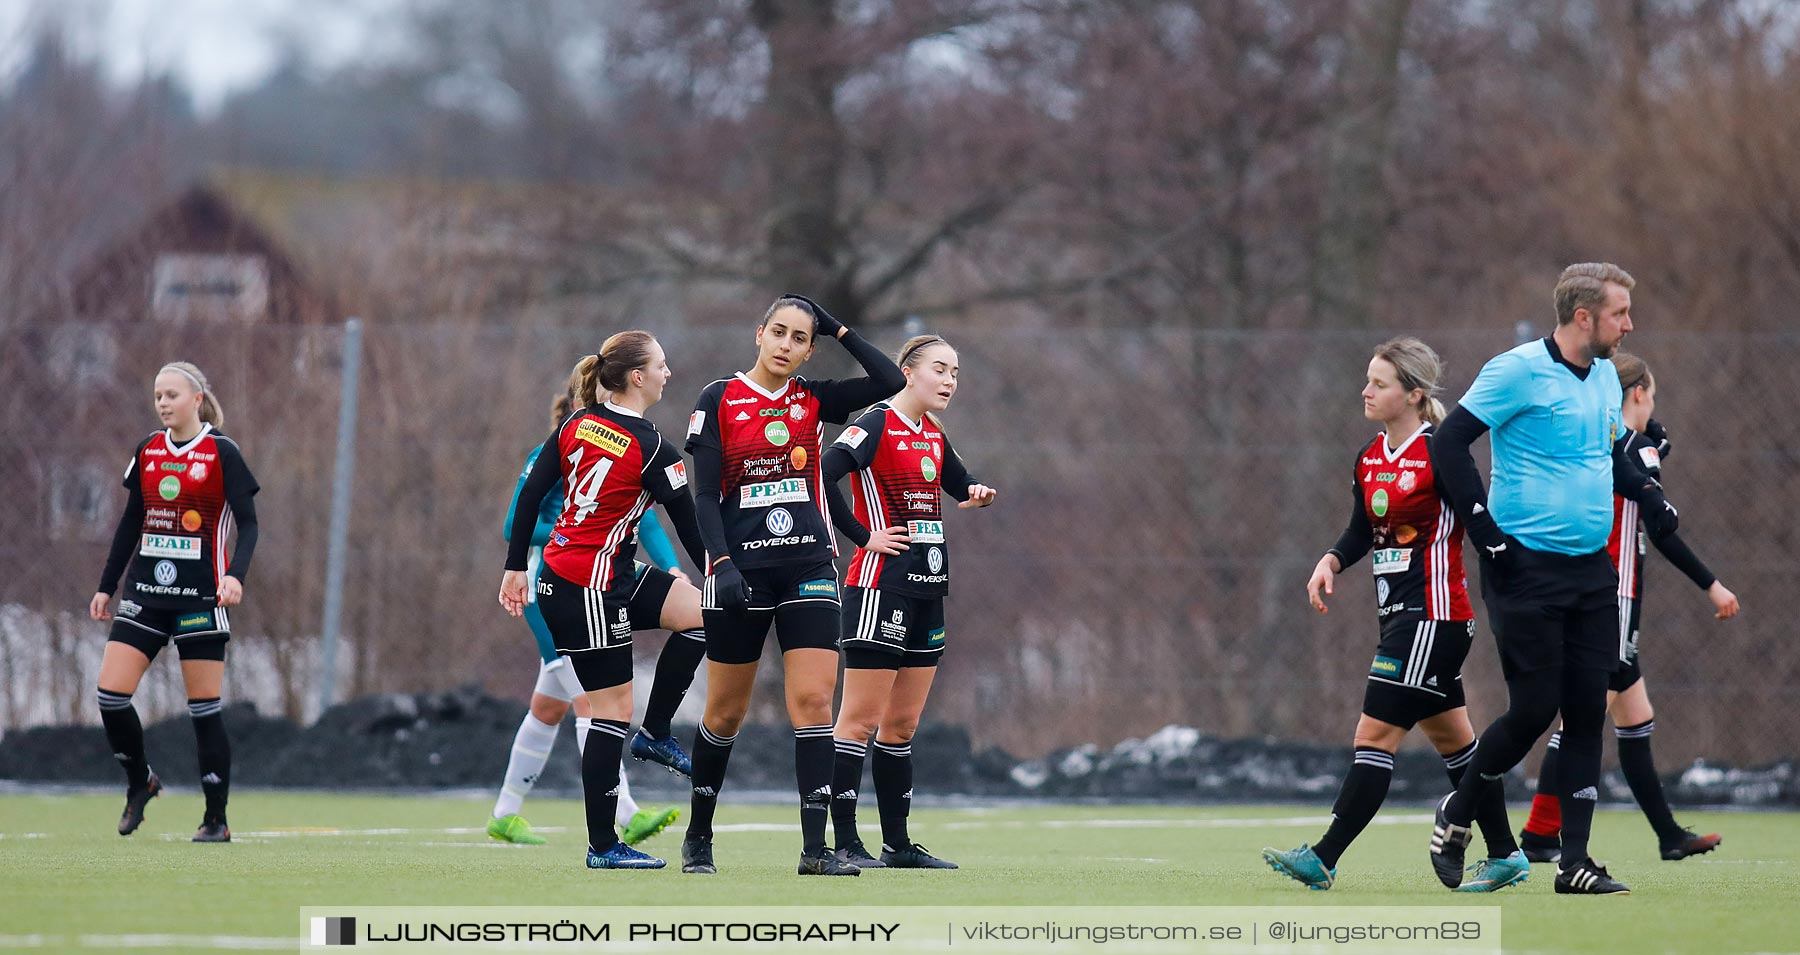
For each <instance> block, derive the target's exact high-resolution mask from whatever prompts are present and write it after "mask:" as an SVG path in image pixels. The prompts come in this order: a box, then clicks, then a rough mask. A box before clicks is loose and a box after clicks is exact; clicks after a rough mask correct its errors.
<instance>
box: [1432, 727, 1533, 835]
mask: <svg viewBox="0 0 1800 955" xmlns="http://www.w3.org/2000/svg"><path fill="white" fill-rule="evenodd" d="M1480 746H1481V743H1480V741H1475V742H1471V743H1470V744H1469V745H1467V746H1464V747H1463V748H1462V749H1459V750H1457V751H1456V752H1454V753H1446V754H1444V773H1445V774H1446V775H1448V776H1449V777H1450V785H1452V786H1456V785H1459V784H1461V783H1462V778H1463V774H1464V773H1467V772H1468V771H1469V764H1470V763H1472V762H1474V761H1475V752H1476V750H1477V749H1478V748H1479V747H1480ZM1475 822H1476V824H1478V825H1479V826H1480V827H1481V838H1482V840H1483V841H1485V842H1486V843H1487V847H1488V858H1490V859H1504V858H1506V857H1507V856H1509V855H1512V854H1513V853H1514V852H1517V851H1518V849H1519V844H1518V842H1517V841H1515V840H1514V839H1513V834H1512V823H1511V822H1509V821H1508V820H1507V818H1506V788H1505V787H1504V786H1489V787H1488V788H1487V791H1486V792H1485V793H1483V794H1482V797H1481V803H1480V804H1479V805H1478V806H1476V808H1475Z"/></svg>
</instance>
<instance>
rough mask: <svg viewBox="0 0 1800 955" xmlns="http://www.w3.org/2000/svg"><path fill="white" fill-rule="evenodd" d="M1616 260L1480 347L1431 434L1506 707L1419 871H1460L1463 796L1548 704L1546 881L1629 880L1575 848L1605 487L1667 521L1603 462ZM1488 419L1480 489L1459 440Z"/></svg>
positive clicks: (1565, 277) (1618, 319)
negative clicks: (1485, 356)
mask: <svg viewBox="0 0 1800 955" xmlns="http://www.w3.org/2000/svg"><path fill="white" fill-rule="evenodd" d="M1635 284H1636V283H1635V282H1634V281H1633V279H1632V278H1631V276H1630V275H1629V274H1627V273H1626V272H1625V270H1624V269H1621V268H1619V267H1618V266H1616V265H1610V264H1606V263H1592V262H1590V263H1584V264H1579V265H1571V266H1569V267H1568V268H1566V269H1564V270H1563V273H1562V276H1561V277H1560V278H1559V279H1558V280H1557V282H1556V291H1555V293H1554V295H1553V299H1554V302H1555V306H1556V323H1557V324H1556V330H1555V331H1554V332H1553V333H1552V334H1551V335H1550V336H1549V337H1548V338H1543V339H1539V340H1537V341H1533V342H1528V343H1526V344H1523V345H1520V346H1519V347H1517V348H1514V349H1513V350H1511V351H1509V352H1506V353H1504V354H1501V355H1497V356H1495V357H1494V358H1493V359H1492V360H1491V361H1489V362H1488V363H1487V365H1486V366H1484V367H1483V368H1482V369H1481V374H1480V375H1478V376H1477V377H1476V379H1475V383H1474V384H1473V385H1472V386H1470V388H1469V391H1468V394H1466V395H1464V396H1463V399H1462V402H1461V403H1460V404H1459V405H1458V407H1457V409H1456V410H1455V411H1454V412H1452V413H1451V414H1450V416H1449V418H1447V419H1446V420H1445V421H1444V423H1443V425H1442V426H1441V427H1440V428H1438V430H1437V435H1436V437H1434V438H1433V439H1432V443H1431V457H1432V463H1433V466H1434V467H1435V468H1436V470H1437V474H1438V479H1439V481H1440V482H1441V483H1442V485H1443V487H1444V488H1445V490H1446V492H1447V494H1448V496H1449V497H1450V500H1451V503H1452V504H1453V505H1454V507H1455V508H1456V513H1457V516H1458V517H1460V518H1461V519H1462V521H1463V524H1464V526H1465V527H1466V528H1467V531H1468V537H1469V539H1470V540H1471V541H1473V542H1474V543H1475V545H1476V547H1477V550H1478V553H1479V554H1480V557H1481V593H1482V598H1483V600H1484V601H1485V602H1486V604H1487V610H1488V619H1489V622H1490V626H1491V627H1492V629H1493V631H1494V639H1495V642H1496V643H1498V644H1499V648H1500V669H1501V672H1502V673H1503V674H1504V675H1505V677H1506V688H1507V696H1508V701H1507V710H1506V712H1505V713H1503V714H1502V715H1501V716H1500V718H1499V719H1497V720H1495V721H1494V723H1493V725H1491V726H1489V727H1488V728H1487V731H1486V732H1484V733H1482V734H1481V740H1480V743H1479V745H1478V747H1477V748H1476V750H1475V757H1474V760H1473V762H1472V764H1471V769H1472V770H1473V772H1469V773H1466V774H1465V775H1464V776H1463V779H1462V783H1461V785H1459V786H1458V787H1457V790H1456V792H1454V793H1452V794H1450V795H1449V796H1447V797H1445V799H1444V801H1443V802H1442V803H1440V804H1439V806H1438V811H1437V824H1436V826H1435V828H1434V830H1433V832H1432V837H1431V862H1432V868H1433V869H1434V870H1435V871H1436V872H1437V876H1438V878H1439V879H1440V880H1441V881H1442V882H1443V883H1444V884H1445V885H1446V886H1448V887H1451V888H1455V887H1456V886H1457V885H1459V884H1460V883H1461V880H1462V868H1463V850H1464V848H1466V847H1467V846H1468V844H1469V839H1470V831H1469V825H1470V823H1471V822H1472V821H1473V820H1474V818H1475V807H1476V805H1477V803H1478V802H1479V801H1480V798H1481V796H1482V794H1483V793H1484V792H1485V791H1486V790H1487V787H1489V786H1495V785H1500V780H1501V777H1503V776H1504V775H1505V774H1506V771H1507V770H1509V769H1511V768H1512V767H1513V766H1515V765H1517V764H1518V763H1519V761H1520V760H1522V759H1524V758H1525V755H1526V754H1527V753H1528V752H1530V750H1531V747H1532V744H1534V743H1535V742H1536V741H1537V739H1538V737H1539V736H1541V735H1543V733H1544V731H1545V730H1547V729H1549V728H1550V725H1551V723H1552V722H1554V721H1555V719H1556V714H1557V711H1558V710H1559V709H1560V710H1561V711H1562V718H1563V731H1562V756H1561V760H1562V763H1561V778H1560V783H1561V792H1560V793H1559V795H1560V796H1561V797H1562V806H1563V855H1562V868H1561V869H1560V871H1558V873H1557V875H1556V891H1557V892H1559V893H1564V894H1571V893H1572V894H1581V895H1619V894H1625V893H1628V892H1629V891H1630V889H1628V888H1627V887H1626V886H1625V885H1624V883H1621V882H1619V881H1617V880H1616V879H1613V878H1612V877H1611V876H1610V875H1608V874H1607V872H1606V870H1605V869H1604V868H1602V867H1600V866H1599V865H1598V864H1596V863H1595V862H1594V861H1593V859H1591V858H1589V856H1588V847H1587V845H1588V833H1589V831H1590V830H1591V828H1592V826H1593V820H1594V804H1595V802H1597V801H1598V798H1599V792H1598V788H1597V787H1598V786H1599V783H1600V735H1601V729H1602V728H1603V727H1604V725H1605V720H1606V687H1607V678H1608V676H1609V674H1611V673H1612V671H1613V670H1614V669H1615V668H1616V667H1617V666H1618V662H1619V655H1620V654H1619V607H1618V601H1617V592H1618V585H1619V581H1618V573H1617V571H1615V570H1614V569H1613V565H1612V561H1611V559H1610V558H1608V557H1607V553H1606V540H1607V536H1608V534H1609V533H1610V532H1611V530H1612V522H1613V508H1612V495H1613V492H1614V491H1615V490H1617V491H1618V492H1619V493H1621V494H1624V495H1625V496H1626V497H1629V498H1631V499H1633V500H1636V501H1637V502H1638V503H1639V504H1640V505H1642V508H1643V513H1644V515H1645V521H1646V522H1647V523H1649V524H1652V525H1654V527H1655V528H1656V529H1655V530H1652V533H1656V532H1657V530H1661V529H1666V528H1672V527H1673V525H1674V522H1675V512H1674V509H1673V508H1671V507H1669V506H1668V502H1667V501H1665V500H1663V498H1662V494H1661V492H1660V490H1659V489H1658V488H1657V487H1656V486H1655V484H1654V482H1648V481H1647V480H1646V479H1645V477H1644V475H1643V472H1641V471H1639V470H1638V469H1636V468H1634V467H1631V465H1630V464H1629V462H1619V466H1618V467H1617V468H1616V469H1615V467H1614V465H1615V460H1616V459H1615V456H1614V449H1613V440H1614V438H1616V437H1617V436H1618V432H1619V430H1620V428H1621V427H1622V425H1621V423H1620V420H1621V419H1620V402H1621V399H1622V397H1623V395H1622V392H1621V391H1620V388H1619V375H1618V372H1617V371H1616V370H1615V369H1614V368H1613V364H1612V361H1611V358H1612V355H1613V354H1614V353H1615V352H1616V351H1618V348H1619V343H1620V342H1621V341H1623V340H1624V338H1625V334H1626V333H1627V332H1629V331H1631V289H1632V286H1633V285H1635ZM1490 430H1491V431H1492V435H1493V436H1492V444H1493V458H1494V467H1493V491H1492V494H1491V495H1490V494H1488V493H1485V492H1484V491H1483V488H1482V485H1481V475H1480V473H1479V472H1477V471H1476V470H1475V459H1474V458H1473V456H1472V455H1471V454H1470V451H1469V447H1470V445H1471V444H1472V443H1473V442H1474V441H1475V439H1477V438H1479V437H1480V436H1481V435H1482V433H1483V432H1487V431H1490Z"/></svg>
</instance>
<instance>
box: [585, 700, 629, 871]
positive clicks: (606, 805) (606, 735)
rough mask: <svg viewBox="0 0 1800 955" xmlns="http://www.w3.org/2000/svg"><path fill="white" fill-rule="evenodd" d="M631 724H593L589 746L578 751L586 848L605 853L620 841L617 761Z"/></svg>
mask: <svg viewBox="0 0 1800 955" xmlns="http://www.w3.org/2000/svg"><path fill="white" fill-rule="evenodd" d="M630 729H631V724H629V723H625V722H622V721H620V720H602V719H596V720H593V721H592V722H591V723H590V724H589V726H588V742H587V746H586V748H584V749H583V750H582V751H581V793H582V797H583V802H585V803H586V806H587V828H588V848H589V849H591V850H593V851H594V852H605V851H606V850H608V849H610V848H612V847H613V844H614V843H617V842H618V841H619V835H618V833H617V832H616V831H615V830H614V829H613V815H614V814H615V813H616V811H617V810H618V808H619V758H620V757H621V756H623V755H624V754H625V734H626V733H627V732H629V731H630Z"/></svg>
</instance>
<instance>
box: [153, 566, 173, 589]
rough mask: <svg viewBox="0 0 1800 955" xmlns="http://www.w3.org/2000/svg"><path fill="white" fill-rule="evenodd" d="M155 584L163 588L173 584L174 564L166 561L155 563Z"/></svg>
mask: <svg viewBox="0 0 1800 955" xmlns="http://www.w3.org/2000/svg"><path fill="white" fill-rule="evenodd" d="M156 582H157V583H159V584H162V585H163V586H164V587H167V586H169V585H170V584H172V583H174V582H175V564H174V563H173V562H171V561H166V560H159V561H157V562H156Z"/></svg>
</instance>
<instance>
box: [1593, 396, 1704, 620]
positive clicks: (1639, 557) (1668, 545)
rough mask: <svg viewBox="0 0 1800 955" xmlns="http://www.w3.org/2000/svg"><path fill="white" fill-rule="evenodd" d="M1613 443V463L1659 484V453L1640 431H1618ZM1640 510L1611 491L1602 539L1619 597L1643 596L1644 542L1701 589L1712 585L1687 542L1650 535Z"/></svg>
mask: <svg viewBox="0 0 1800 955" xmlns="http://www.w3.org/2000/svg"><path fill="white" fill-rule="evenodd" d="M1615 446H1616V448H1617V449H1618V451H1619V454H1618V455H1617V456H1615V463H1614V465H1613V466H1614V467H1619V466H1620V465H1619V464H1618V463H1616V462H1617V460H1618V459H1620V458H1622V459H1623V460H1624V461H1625V462H1626V465H1628V466H1631V467H1635V468H1637V469H1638V470H1640V471H1642V472H1643V473H1644V476H1645V477H1647V478H1648V479H1649V480H1652V481H1654V482H1656V485H1657V487H1658V488H1659V489H1660V488H1661V487H1662V477H1663V472H1662V464H1663V457H1662V453H1661V452H1660V451H1658V450H1657V443H1656V442H1655V441H1652V440H1651V439H1650V438H1649V437H1647V436H1645V435H1644V434H1643V433H1642V432H1638V431H1632V430H1630V429H1627V430H1626V431H1625V433H1624V434H1621V435H1619V438H1618V441H1617V442H1615ZM1640 517H1642V511H1641V509H1640V508H1639V507H1638V503H1637V502H1636V501H1633V500H1631V499H1630V498H1627V497H1625V496H1623V495H1620V494H1616V493H1615V494H1614V495H1613V527H1612V534H1611V536H1609V537H1608V538H1607V539H1606V552H1607V554H1608V555H1609V556H1611V557H1612V562H1613V567H1614V568H1615V569H1616V570H1618V572H1619V597H1620V599H1623V600H1639V599H1642V598H1643V596H1644V557H1645V556H1646V555H1647V551H1648V548H1647V546H1646V544H1647V543H1651V544H1655V545H1656V549H1657V550H1658V551H1660V552H1661V553H1662V555H1663V556H1664V557H1666V558H1668V560H1669V563H1671V564H1674V565H1675V566H1676V567H1677V568H1679V569H1680V570H1681V572H1682V573H1684V574H1686V575H1687V576H1688V579H1689V580H1692V581H1693V582H1694V585H1695V586H1697V587H1699V588H1700V589H1701V590H1705V589H1706V588H1708V587H1711V586H1712V585H1713V581H1715V580H1717V579H1718V578H1716V577H1714V576H1713V573H1712V571H1710V570H1708V569H1707V567H1706V564H1705V562H1704V561H1702V560H1701V559H1700V558H1699V556H1698V555H1696V554H1695V553H1694V552H1693V551H1692V550H1691V549H1689V547H1688V546H1687V543H1686V541H1684V540H1682V538H1681V535H1679V534H1677V533H1675V532H1673V531H1670V532H1669V533H1666V534H1664V535H1663V536H1661V537H1657V538H1650V537H1649V535H1647V534H1646V533H1645V532H1644V526H1643V524H1642V523H1641V522H1640V521H1639V518H1640Z"/></svg>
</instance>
